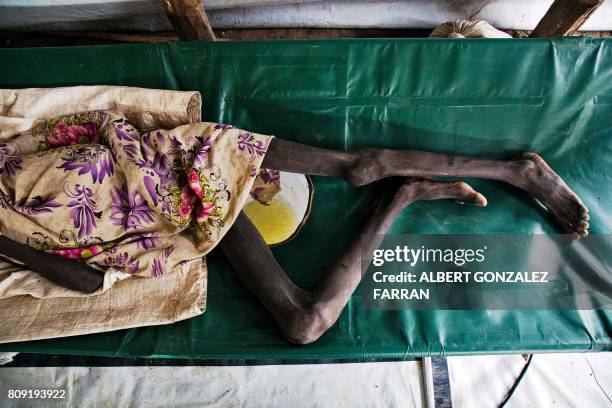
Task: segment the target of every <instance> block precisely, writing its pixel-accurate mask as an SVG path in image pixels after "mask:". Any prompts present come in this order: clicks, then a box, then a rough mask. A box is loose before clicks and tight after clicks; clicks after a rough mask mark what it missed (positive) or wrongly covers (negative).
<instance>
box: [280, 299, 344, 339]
mask: <svg viewBox="0 0 612 408" xmlns="http://www.w3.org/2000/svg"><path fill="white" fill-rule="evenodd" d="M334 323H335V320H334V319H332V318H330V317H328V316H327V314H326V313H325V311H324V310H318V308H317V307H316V306H308V307H303V308H301V309H300V310H298V311H296V313H295V314H294V316H293V317H291V318H290V321H289V322H287V324H286V326H285V328H284V330H283V331H284V334H285V337H286V338H287V340H288V341H290V342H291V343H294V344H299V345H305V344H310V343H312V342H314V341H316V340H318V339H319V337H321V336H322V335H323V333H325V332H326V331H327V330H328V329H329V328H330V327H331V326H332V325H333V324H334Z"/></svg>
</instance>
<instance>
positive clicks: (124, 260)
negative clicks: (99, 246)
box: [99, 249, 140, 275]
mask: <svg viewBox="0 0 612 408" xmlns="http://www.w3.org/2000/svg"><path fill="white" fill-rule="evenodd" d="M99 263H100V264H101V265H103V266H108V267H114V268H117V269H120V270H122V271H123V272H127V273H131V274H132V275H133V274H135V273H136V272H138V270H139V269H140V261H139V260H137V259H136V258H134V256H133V255H130V254H129V253H127V252H121V251H118V250H116V249H115V250H110V251H108V255H107V256H106V257H104V258H103V259H102V260H101V261H100V262H99Z"/></svg>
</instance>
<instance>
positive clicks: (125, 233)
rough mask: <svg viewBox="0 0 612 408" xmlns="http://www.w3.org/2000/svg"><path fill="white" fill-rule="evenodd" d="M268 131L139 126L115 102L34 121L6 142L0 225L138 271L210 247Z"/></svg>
mask: <svg viewBox="0 0 612 408" xmlns="http://www.w3.org/2000/svg"><path fill="white" fill-rule="evenodd" d="M270 141H271V136H263V135H259V134H254V133H251V132H246V131H242V130H239V129H235V128H233V127H232V126H229V125H222V124H216V123H195V124H188V125H183V126H179V127H177V128H175V129H173V130H154V131H148V132H146V133H140V132H139V130H138V129H136V128H135V127H134V126H133V125H132V124H130V123H129V122H128V120H127V119H126V118H125V117H124V116H123V115H122V114H121V113H120V112H117V111H91V112H85V113H79V114H73V115H67V116H61V117H57V118H54V119H50V120H45V121H42V122H40V123H38V124H37V125H36V126H35V127H33V128H32V129H30V130H28V131H25V132H22V133H19V134H16V135H14V136H12V137H9V138H5V139H2V142H0V233H1V234H4V235H6V236H8V237H9V238H12V239H14V240H17V241H20V242H23V243H26V244H28V245H30V246H33V247H35V248H37V249H39V250H42V251H46V252H48V253H50V254H55V255H57V256H64V257H67V258H71V259H81V260H86V261H87V262H88V263H91V264H95V265H98V266H101V267H115V268H117V269H120V270H123V271H124V272H128V273H130V274H134V275H139V276H160V275H163V274H165V273H168V272H170V271H172V270H174V269H175V268H177V267H180V266H181V265H182V264H184V263H185V262H188V261H190V260H193V259H196V258H199V257H202V256H204V255H205V254H207V253H208V252H209V251H211V250H212V249H213V248H214V247H215V245H216V244H217V243H218V242H219V240H220V239H221V238H222V237H223V235H224V234H225V232H226V231H227V230H228V228H229V227H230V226H231V225H232V223H233V222H234V220H235V218H236V216H237V215H238V213H239V212H240V210H241V209H242V206H243V205H244V202H245V200H246V198H247V196H248V194H249V192H250V190H251V187H252V185H253V181H254V178H255V176H256V175H257V174H258V171H259V167H260V165H261V162H262V160H263V157H264V155H265V153H266V150H267V148H268V145H269V143H270Z"/></svg>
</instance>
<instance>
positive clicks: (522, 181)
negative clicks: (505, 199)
mask: <svg viewBox="0 0 612 408" xmlns="http://www.w3.org/2000/svg"><path fill="white" fill-rule="evenodd" d="M515 162H516V163H518V164H519V165H520V170H518V171H517V173H516V175H515V177H516V180H514V182H513V183H512V184H514V185H516V186H517V187H520V188H523V189H525V190H527V191H529V192H530V193H531V194H533V196H534V197H535V198H537V199H538V201H540V202H541V203H542V204H543V205H544V206H545V207H546V208H547V209H548V210H549V211H550V213H551V215H552V216H553V217H554V218H555V219H556V220H557V223H558V224H559V225H560V226H561V228H563V230H564V231H565V232H566V233H568V234H571V235H572V239H579V238H580V237H586V236H587V235H589V231H588V230H589V223H588V222H587V221H588V220H589V210H588V208H587V207H586V206H585V205H584V204H583V203H582V200H581V199H580V197H578V196H577V195H576V193H574V192H573V191H572V190H571V189H570V188H569V187H568V186H567V184H565V182H564V181H563V179H561V177H559V176H558V175H557V173H555V172H554V171H553V169H551V168H550V167H549V166H548V164H546V162H545V161H544V159H542V158H541V157H540V156H539V155H537V154H536V153H524V154H523V155H521V156H520V157H519V158H517V159H516V161H515Z"/></svg>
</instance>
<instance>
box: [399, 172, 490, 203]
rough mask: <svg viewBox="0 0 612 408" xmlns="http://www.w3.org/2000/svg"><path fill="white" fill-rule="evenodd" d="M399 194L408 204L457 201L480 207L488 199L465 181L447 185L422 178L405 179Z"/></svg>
mask: <svg viewBox="0 0 612 408" xmlns="http://www.w3.org/2000/svg"><path fill="white" fill-rule="evenodd" d="M399 193H400V194H401V195H403V196H404V197H405V202H406V203H407V204H408V203H410V202H412V201H418V200H455V201H457V202H459V203H461V204H465V203H470V204H474V205H477V206H479V207H484V206H486V205H487V199H486V198H485V197H484V196H483V195H482V194H480V193H479V192H478V191H476V190H474V189H473V188H472V187H471V186H470V185H469V184H467V183H464V182H463V181H458V182H453V183H445V182H442V181H437V180H432V179H428V178H421V177H404V178H403V184H402V186H401V187H400V189H399Z"/></svg>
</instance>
